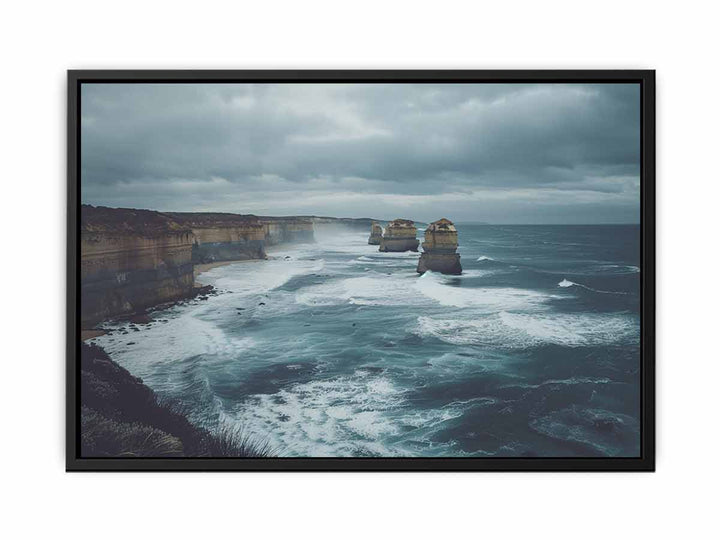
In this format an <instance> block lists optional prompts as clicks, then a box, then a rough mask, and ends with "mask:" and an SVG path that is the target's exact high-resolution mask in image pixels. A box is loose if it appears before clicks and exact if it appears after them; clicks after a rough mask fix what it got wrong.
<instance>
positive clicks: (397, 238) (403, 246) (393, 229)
mask: <svg viewBox="0 0 720 540" xmlns="http://www.w3.org/2000/svg"><path fill="white" fill-rule="evenodd" d="M416 236H417V228H415V223H414V222H413V221H410V220H409V219H395V220H393V221H391V222H390V223H388V225H387V227H385V233H384V234H383V237H382V240H381V241H380V251H417V249H418V244H419V243H420V241H419V240H418V239H417V238H416Z"/></svg>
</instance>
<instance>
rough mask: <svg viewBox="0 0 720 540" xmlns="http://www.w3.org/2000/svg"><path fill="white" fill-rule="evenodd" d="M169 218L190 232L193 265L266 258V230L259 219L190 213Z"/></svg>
mask: <svg viewBox="0 0 720 540" xmlns="http://www.w3.org/2000/svg"><path fill="white" fill-rule="evenodd" d="M166 215H168V216H170V217H172V218H173V219H174V220H176V221H177V222H178V223H181V224H182V225H185V226H187V227H189V228H190V229H191V231H192V234H193V249H192V260H193V262H194V263H209V262H215V261H238V260H245V259H266V258H267V255H266V253H265V242H266V239H265V228H264V226H263V224H262V223H260V220H259V219H258V218H257V217H256V216H243V215H239V214H221V213H190V212H171V213H167V214H166Z"/></svg>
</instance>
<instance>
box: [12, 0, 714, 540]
mask: <svg viewBox="0 0 720 540" xmlns="http://www.w3.org/2000/svg"><path fill="white" fill-rule="evenodd" d="M671 5H676V6H677V7H676V9H674V10H673V9H671V8H670V7H669V6H671ZM711 5H712V4H711V3H710V2H695V1H685V2H682V3H681V4H677V3H669V2H667V3H661V2H633V3H631V2H627V0H624V1H615V0H605V1H604V2H577V1H567V2H553V1H545V2H518V3H515V2H501V1H495V2H489V3H487V4H482V3H481V2H477V1H469V2H451V1H446V2H437V1H435V2H426V1H420V0H415V1H404V2H389V1H388V0H385V1H370V0H363V1H362V2H354V3H352V4H351V3H349V2H338V1H326V2H320V1H310V0H305V1H295V2H284V3H282V2H270V1H264V2H261V1H256V2H248V3H242V2H238V1H237V0H236V1H229V2H211V1H206V2H199V1H194V2H184V1H178V0H175V1H172V2H170V1H157V2H148V1H147V0H145V1H135V0H126V1H124V2H112V3H111V2H97V1H95V2H73V1H69V0H66V1H64V2H45V3H42V2H41V3H37V4H36V5H31V4H30V3H29V2H8V3H5V4H4V5H3V14H2V19H3V22H2V30H1V31H0V44H1V49H0V50H2V57H3V62H2V63H3V68H4V69H3V75H2V79H3V82H2V86H0V92H2V114H1V116H0V118H1V119H2V129H1V130H0V137H2V143H1V144H0V148H2V156H3V157H2V160H0V171H2V175H1V178H2V184H1V185H2V193H3V195H2V212H0V216H1V218H2V231H3V240H4V246H3V255H4V261H3V265H2V266H1V271H2V281H0V283H2V285H3V290H2V293H0V297H1V298H2V299H3V303H2V306H3V308H4V309H2V310H0V313H2V326H1V327H2V328H3V332H2V334H3V341H2V344H3V354H2V364H3V377H2V385H1V386H0V396H1V399H2V409H0V410H2V418H3V424H4V425H3V427H4V429H3V430H2V432H3V436H4V437H3V439H4V442H3V443H2V445H0V448H1V450H0V452H2V470H3V475H2V495H3V499H4V502H3V504H2V513H3V515H4V517H3V518H2V520H0V524H1V525H0V527H1V528H2V529H3V530H5V531H7V529H8V528H16V529H17V532H15V533H14V534H10V535H8V536H6V537H7V538H23V537H24V538H31V537H38V538H39V537H41V536H40V535H43V536H45V535H51V534H53V533H54V535H55V536H57V535H58V533H59V532H60V531H62V532H63V533H67V534H70V533H76V534H74V536H75V537H76V538H106V539H114V538H150V537H152V536H151V535H156V537H157V538H168V537H171V538H191V537H192V538H208V539H210V538H215V537H221V536H220V535H222V534H224V535H232V536H233V537H239V536H244V537H247V538H276V537H277V538H282V537H287V538H295V537H308V538H371V537H372V538H411V537H430V538H456V537H463V538H465V537H470V536H471V535H472V536H474V537H478V538H520V537H525V536H529V537H533V538H535V537H548V538H603V539H606V538H634V537H640V535H641V534H642V535H647V534H648V533H653V534H655V535H661V534H663V535H664V534H667V535H668V536H669V537H671V538H672V537H677V536H679V535H683V536H685V537H688V538H697V537H707V536H709V531H710V530H712V528H713V522H714V518H715V516H714V515H713V513H714V512H715V511H716V504H713V499H715V503H717V494H716V482H715V481H716V480H717V479H718V478H717V476H718V475H717V467H716V466H715V464H716V462H717V455H718V418H717V415H716V412H717V411H718V407H717V402H716V400H715V397H716V396H717V395H718V391H717V388H718V386H717V385H718V375H720V373H719V371H718V358H719V355H718V351H717V345H716V338H717V335H718V330H717V323H718V314H717V311H716V305H717V302H718V293H717V288H718V287H717V284H718V279H719V278H718V275H717V274H718V264H717V263H718V262H720V261H719V260H718V255H717V241H716V239H715V238H713V237H711V236H710V234H711V233H717V232H718V227H717V222H716V220H717V219H718V208H717V199H718V195H719V194H720V193H719V191H718V180H720V178H719V175H718V163H717V162H718V154H719V153H720V151H718V120H719V119H718V99H719V96H720V92H719V89H720V84H719V83H720V80H719V78H718V72H717V69H718V61H717V44H718V42H717V34H716V24H717V14H714V15H713V14H712V8H711V7H710V6H711ZM260 6H262V7H260ZM713 48H715V51H714V54H713V50H712V49H713ZM134 67H146V68H200V67H205V68H250V67H254V68H302V67H314V68H380V67H386V68H411V67H413V68H437V67H442V68H655V69H657V70H658V107H659V108H658V156H659V157H658V169H659V175H658V212H659V216H660V221H659V227H658V239H659V246H658V248H659V249H658V265H659V267H658V280H659V281H658V284H659V287H658V293H659V295H658V296H659V299H658V310H659V319H658V381H659V382H658V395H659V401H658V418H659V424H658V472H657V473H655V474H434V475H428V474H394V475H378V474H352V475H348V474H346V475H340V474H314V475H310V474H303V475H284V474H245V475H239V474H235V475H232V474H215V475H208V474H185V475H179V474H142V475H141V474H114V475H111V474H66V473H64V472H63V469H64V463H63V440H64V421H63V407H64V388H63V365H64V364H63V348H64V345H63V310H64V299H63V293H62V291H63V287H64V278H63V262H62V260H63V257H64V221H63V220H64V211H65V210H64V189H65V173H64V166H65V158H64V149H65V73H64V72H65V70H66V69H67V68H134ZM714 529H715V530H717V527H716V526H715V527H714Z"/></svg>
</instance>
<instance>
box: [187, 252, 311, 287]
mask: <svg viewBox="0 0 720 540" xmlns="http://www.w3.org/2000/svg"><path fill="white" fill-rule="evenodd" d="M324 265H325V261H324V260H322V259H320V260H310V261H308V260H301V261H298V260H284V259H278V260H268V261H257V262H252V263H238V264H229V265H227V266H220V267H217V268H213V269H212V270H210V271H208V272H204V273H203V274H200V276H198V281H200V282H201V283H204V284H209V285H213V286H215V287H216V288H218V289H222V290H228V291H231V292H233V293H236V294H240V295H249V294H259V293H264V292H267V291H271V290H273V289H277V288H278V287H281V286H283V285H284V284H285V283H287V282H288V281H290V279H292V278H293V277H295V276H301V275H305V274H310V273H313V272H319V271H321V270H322V269H323V267H324Z"/></svg>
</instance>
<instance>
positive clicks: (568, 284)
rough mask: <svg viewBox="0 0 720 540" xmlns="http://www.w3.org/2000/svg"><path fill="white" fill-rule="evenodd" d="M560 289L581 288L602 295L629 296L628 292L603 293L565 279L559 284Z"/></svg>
mask: <svg viewBox="0 0 720 540" xmlns="http://www.w3.org/2000/svg"><path fill="white" fill-rule="evenodd" d="M558 287H563V288H567V287H580V288H581V289H586V290H588V291H592V292H596V293H601V294H627V293H626V292H622V291H601V290H599V289H593V288H592V287H588V286H587V285H583V284H582V283H575V282H574V281H569V280H568V279H563V280H562V281H561V282H560V283H558Z"/></svg>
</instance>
